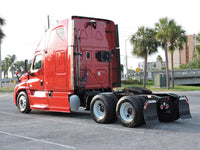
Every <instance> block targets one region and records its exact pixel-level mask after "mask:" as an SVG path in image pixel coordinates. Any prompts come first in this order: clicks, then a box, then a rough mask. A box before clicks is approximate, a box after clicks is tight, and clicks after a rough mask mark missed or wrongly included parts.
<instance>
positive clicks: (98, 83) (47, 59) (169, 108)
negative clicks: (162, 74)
mask: <svg viewBox="0 0 200 150" xmlns="http://www.w3.org/2000/svg"><path fill="white" fill-rule="evenodd" d="M25 68H26V70H27V61H25ZM120 86H121V69H120V49H119V40H118V27H117V25H115V24H114V22H113V21H111V20H106V19H99V18H89V17H80V16H72V17H71V18H70V19H66V20H63V21H61V22H59V23H58V24H57V25H56V26H55V27H54V28H52V29H50V30H49V31H47V32H46V34H45V37H44V38H43V39H42V40H41V41H40V43H39V45H38V47H37V49H36V51H35V54H34V59H33V62H32V65H31V69H30V71H27V73H25V74H24V75H22V76H21V78H20V79H19V82H18V84H17V86H16V87H15V90H14V103H15V105H16V106H17V107H18V109H19V111H20V112H22V113H29V112H30V111H31V110H32V109H35V110H43V111H57V112H67V113H70V112H73V111H76V110H78V108H79V107H80V106H81V107H84V108H85V109H86V110H90V111H91V115H92V117H93V119H94V120H95V121H96V122H97V123H110V122H114V121H115V120H116V119H117V118H118V119H119V121H120V122H121V124H122V125H124V126H126V127H135V126H139V125H142V124H144V123H146V124H147V125H153V124H155V123H157V122H158V121H173V120H177V119H179V118H180V117H181V118H182V119H185V118H191V114H190V110H189V103H188V99H187V97H186V96H178V95H176V94H173V93H168V94H167V93H158V94H156V93H152V91H150V90H148V89H143V88H139V87H131V88H124V89H121V90H118V91H114V90H113V88H115V87H120Z"/></svg>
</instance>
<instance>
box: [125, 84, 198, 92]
mask: <svg viewBox="0 0 200 150" xmlns="http://www.w3.org/2000/svg"><path fill="white" fill-rule="evenodd" d="M122 87H142V84H122ZM146 88H147V89H150V90H152V91H200V86H185V85H175V87H174V88H173V89H172V88H170V89H169V90H167V89H166V88H156V87H154V84H147V85H146Z"/></svg>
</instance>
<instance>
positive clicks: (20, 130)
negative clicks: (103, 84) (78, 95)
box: [0, 91, 200, 150]
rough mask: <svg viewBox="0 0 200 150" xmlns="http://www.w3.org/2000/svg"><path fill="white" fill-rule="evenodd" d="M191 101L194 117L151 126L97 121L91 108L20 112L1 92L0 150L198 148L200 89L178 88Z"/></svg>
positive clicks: (10, 99)
mask: <svg viewBox="0 0 200 150" xmlns="http://www.w3.org/2000/svg"><path fill="white" fill-rule="evenodd" d="M178 94H180V95H186V96H188V98H189V101H190V109H191V114H192V119H186V120H181V119H179V120H177V121H175V122H170V123H160V124H158V125H156V126H154V127H151V128H148V127H146V126H145V125H144V126H141V127H138V128H125V127H123V126H121V124H120V123H119V122H115V123H112V124H97V123H95V122H94V121H93V119H92V118H91V116H90V113H89V112H85V111H83V110H80V111H79V112H76V113H71V114H66V113H55V112H42V111H31V113H30V114H21V113H20V112H19V111H18V109H17V107H16V106H15V105H14V103H13V98H12V94H11V93H0V150H25V149H26V150H65V149H67V150H68V149H69V150H70V149H77V150H122V149H123V150H155V149H162V150H174V149H175V150H188V149H190V150H199V149H200V91H198V92H197V91H192V92H178Z"/></svg>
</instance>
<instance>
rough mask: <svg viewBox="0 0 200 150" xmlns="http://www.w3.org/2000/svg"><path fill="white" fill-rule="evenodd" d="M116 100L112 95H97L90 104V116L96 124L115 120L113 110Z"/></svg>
mask: <svg viewBox="0 0 200 150" xmlns="http://www.w3.org/2000/svg"><path fill="white" fill-rule="evenodd" d="M116 104H117V98H116V96H114V95H113V94H98V95H96V96H94V97H93V99H92V101H91V103H90V111H91V116H92V118H93V119H94V120H95V122H97V123H102V124H106V123H112V122H114V121H116V120H117V117H116V114H115V108H116Z"/></svg>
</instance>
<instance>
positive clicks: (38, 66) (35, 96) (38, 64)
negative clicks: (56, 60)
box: [27, 53, 48, 110]
mask: <svg viewBox="0 0 200 150" xmlns="http://www.w3.org/2000/svg"><path fill="white" fill-rule="evenodd" d="M44 59H45V57H44V54H43V53H36V54H35V57H34V60H33V63H32V66H31V71H30V72H29V80H28V83H27V85H28V88H29V94H28V95H29V99H30V107H31V108H34V109H41V110H44V109H48V101H47V92H46V91H45V90H44V85H43V84H44Z"/></svg>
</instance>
